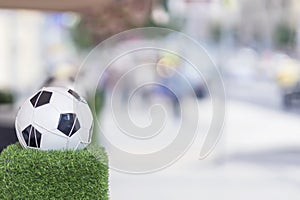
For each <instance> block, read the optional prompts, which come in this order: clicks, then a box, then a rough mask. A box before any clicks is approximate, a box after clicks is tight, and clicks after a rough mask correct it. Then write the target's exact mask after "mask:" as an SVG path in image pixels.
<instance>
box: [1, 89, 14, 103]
mask: <svg viewBox="0 0 300 200" xmlns="http://www.w3.org/2000/svg"><path fill="white" fill-rule="evenodd" d="M7 103H13V95H12V93H10V92H6V91H0V104H7Z"/></svg>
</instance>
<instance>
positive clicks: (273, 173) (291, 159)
mask: <svg viewBox="0 0 300 200" xmlns="http://www.w3.org/2000/svg"><path fill="white" fill-rule="evenodd" d="M206 101H207V100H206ZM207 103H208V102H203V103H201V105H200V108H202V109H206V107H207ZM226 118H227V120H226V122H225V127H224V132H223V135H222V138H221V139H220V141H219V143H218V144H217V147H216V148H215V149H214V151H213V152H212V153H211V155H209V156H208V157H207V158H206V159H204V160H199V152H200V148H201V145H202V142H203V141H201V139H202V137H201V135H198V137H197V139H196V140H195V142H194V143H193V145H192V146H191V148H190V149H189V150H188V151H187V152H186V154H185V155H184V156H183V157H182V158H181V159H180V160H178V161H177V162H175V163H174V164H173V165H172V166H170V167H168V168H166V169H163V170H161V171H159V172H156V173H152V174H142V175H132V174H126V173H125V174H124V173H120V172H117V171H114V170H111V171H110V173H111V177H110V180H111V182H110V196H111V199H112V200H119V199H120V200H121V199H124V196H126V199H145V200H148V199H149V200H150V199H174V200H175V199H178V200H180V199H195V200H196V199H199V197H201V198H203V199H210V200H211V199H243V200H248V199H249V200H253V199H274V200H279V199H280V200H281V199H291V200H296V199H298V198H299V196H300V192H299V184H300V168H299V167H300V158H299V156H297V155H299V153H300V140H299V118H300V116H299V115H294V114H292V115H291V114H288V113H286V112H283V111H279V110H272V109H269V108H264V107H262V106H259V105H254V104H250V103H247V102H243V101H236V100H232V101H229V102H228V107H227V117H226ZM199 134H201V133H199ZM115 140H117V138H115Z"/></svg>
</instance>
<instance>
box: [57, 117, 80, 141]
mask: <svg viewBox="0 0 300 200" xmlns="http://www.w3.org/2000/svg"><path fill="white" fill-rule="evenodd" d="M57 129H58V130H60V131H61V132H62V133H63V134H65V135H66V136H68V137H72V135H74V134H75V133H76V132H77V131H78V130H79V129H80V124H79V121H78V119H77V117H76V114H74V113H64V114H60V118H59V122H58V127H57Z"/></svg>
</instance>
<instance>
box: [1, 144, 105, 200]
mask: <svg viewBox="0 0 300 200" xmlns="http://www.w3.org/2000/svg"><path fill="white" fill-rule="evenodd" d="M0 181H1V182H0V199H1V200H6V199H24V200H25V199H28V200H29V199H30V200H35V199H36V200H41V199H93V200H94V199H99V200H107V199H108V160H107V156H106V153H105V151H104V149H103V148H101V147H93V148H89V150H87V149H84V150H79V151H71V150H65V151H39V150H34V149H23V148H22V147H21V146H20V145H19V144H14V145H10V146H8V147H7V148H6V149H5V150H4V151H3V152H2V153H1V154H0Z"/></svg>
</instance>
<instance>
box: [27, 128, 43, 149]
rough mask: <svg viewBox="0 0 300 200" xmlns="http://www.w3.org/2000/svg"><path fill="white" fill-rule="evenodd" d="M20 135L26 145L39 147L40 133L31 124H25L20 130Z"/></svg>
mask: <svg viewBox="0 0 300 200" xmlns="http://www.w3.org/2000/svg"><path fill="white" fill-rule="evenodd" d="M22 136H23V138H24V140H25V142H26V145H27V146H29V147H33V148H40V145H41V137H42V134H41V133H40V132H39V131H38V130H36V129H35V128H34V127H33V126H32V125H29V126H27V127H26V128H25V129H24V130H23V131H22Z"/></svg>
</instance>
